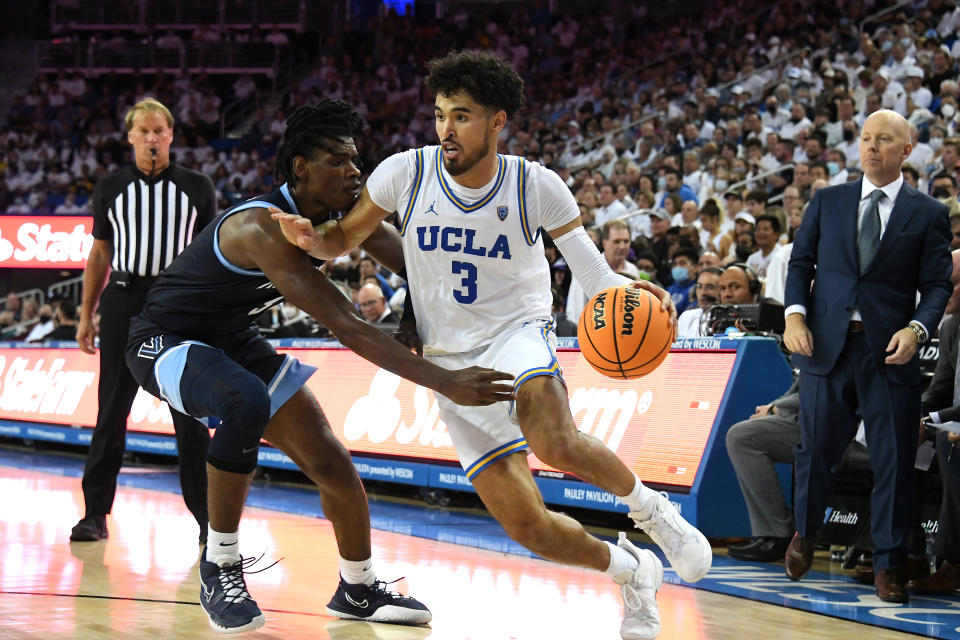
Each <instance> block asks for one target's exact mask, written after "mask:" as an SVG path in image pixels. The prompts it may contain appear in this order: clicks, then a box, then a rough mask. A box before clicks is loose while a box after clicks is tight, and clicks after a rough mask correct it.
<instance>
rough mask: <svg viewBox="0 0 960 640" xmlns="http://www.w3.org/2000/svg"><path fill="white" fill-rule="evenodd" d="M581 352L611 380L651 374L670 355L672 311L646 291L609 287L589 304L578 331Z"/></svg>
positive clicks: (581, 315)
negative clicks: (670, 312) (665, 308)
mask: <svg viewBox="0 0 960 640" xmlns="http://www.w3.org/2000/svg"><path fill="white" fill-rule="evenodd" d="M577 338H578V339H579V342H580V353H581V354H583V357H584V358H585V359H586V361H587V362H589V363H590V366H592V367H593V368H594V369H596V370H597V371H599V372H600V373H602V374H603V375H605V376H609V377H611V378H624V379H630V378H639V377H640V376H644V375H647V374H648V373H650V372H651V371H653V370H654V369H656V368H657V367H658V366H660V363H661V362H663V360H664V359H665V358H666V357H667V354H668V353H670V344H671V342H672V339H673V329H672V328H671V327H670V314H669V313H667V312H666V311H665V310H664V309H663V308H662V307H661V306H660V300H659V299H658V298H656V297H655V296H654V295H653V294H651V293H650V292H649V291H647V290H645V289H635V288H633V287H630V286H627V285H624V286H620V287H610V288H609V289H604V290H603V291H601V292H600V293H598V294H597V295H595V296H594V297H593V298H591V299H590V301H589V302H587V306H585V307H584V308H583V313H582V314H580V323H579V326H578V330H577Z"/></svg>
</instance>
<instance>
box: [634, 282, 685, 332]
mask: <svg viewBox="0 0 960 640" xmlns="http://www.w3.org/2000/svg"><path fill="white" fill-rule="evenodd" d="M630 286H631V287H633V288H634V289H644V290H645V291H649V292H650V293H652V294H653V295H655V296H656V297H657V298H659V299H660V306H661V307H662V308H663V310H664V311H666V312H667V313H669V314H670V328H671V329H672V330H673V337H672V339H671V340H670V344H673V343H674V342H676V341H677V306H676V305H675V304H673V298H672V297H671V296H670V292H669V291H667V290H666V289H664V288H663V287H659V286H657V285H655V284H653V283H652V282H650V281H649V280H634V281H633V283H632V284H631V285H630Z"/></svg>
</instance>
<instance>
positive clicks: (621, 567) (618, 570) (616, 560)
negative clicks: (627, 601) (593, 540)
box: [604, 541, 639, 584]
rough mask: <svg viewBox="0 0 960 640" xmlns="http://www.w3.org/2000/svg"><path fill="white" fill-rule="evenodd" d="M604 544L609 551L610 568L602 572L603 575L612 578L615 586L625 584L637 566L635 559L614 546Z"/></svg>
mask: <svg viewBox="0 0 960 640" xmlns="http://www.w3.org/2000/svg"><path fill="white" fill-rule="evenodd" d="M604 544H606V545H607V549H609V550H610V566H609V567H607V568H606V569H605V570H604V573H605V574H607V575H608V576H610V577H611V578H613V581H614V582H616V583H617V584H623V583H625V582H627V581H628V580H630V577H631V576H632V575H633V572H634V571H636V570H637V567H638V566H639V563H638V562H637V559H636V557H634V555H633V554H632V553H630V552H629V551H627V550H626V549H621V548H620V547H618V546H617V545H615V544H610V543H609V542H607V541H604Z"/></svg>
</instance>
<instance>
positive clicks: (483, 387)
mask: <svg viewBox="0 0 960 640" xmlns="http://www.w3.org/2000/svg"><path fill="white" fill-rule="evenodd" d="M497 380H513V376H512V375H510V374H509V373H503V372H501V371H494V370H493V369H486V368H484V367H470V368H469V369H457V370H455V371H451V372H450V376H449V378H448V379H447V380H446V382H444V384H443V386H442V387H441V388H439V389H438V390H437V391H438V392H439V393H442V394H443V395H445V396H446V397H448V398H450V400H452V401H453V402H455V403H457V404H462V405H467V406H480V407H482V406H486V405H488V404H493V403H494V402H501V401H504V400H506V401H510V400H513V399H515V396H514V393H513V385H512V384H503V383H498V382H497Z"/></svg>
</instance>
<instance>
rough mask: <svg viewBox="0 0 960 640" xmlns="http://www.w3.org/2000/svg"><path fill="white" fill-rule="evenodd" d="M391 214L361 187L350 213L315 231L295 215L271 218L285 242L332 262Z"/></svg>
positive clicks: (280, 215) (307, 221)
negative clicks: (358, 196)
mask: <svg viewBox="0 0 960 640" xmlns="http://www.w3.org/2000/svg"><path fill="white" fill-rule="evenodd" d="M390 213H391V212H390V211H384V210H383V209H381V208H380V207H378V206H377V205H375V204H374V203H373V200H371V199H370V194H369V193H368V192H367V188H366V187H364V189H363V193H361V194H360V198H359V199H358V200H357V202H356V203H355V204H354V205H353V207H352V208H351V209H350V212H349V213H347V215H346V216H344V217H343V218H341V219H340V220H331V221H329V222H325V223H323V224H321V225H318V226H316V227H314V226H313V223H311V222H310V220H308V219H307V218H304V217H302V216H298V215H297V214H295V213H284V212H271V216H272V217H273V219H274V220H276V221H277V222H279V223H280V229H281V231H282V232H283V237H284V238H285V239H286V240H287V242H290V243H291V244H293V245H296V246H297V247H300V248H301V249H303V250H304V251H306V252H307V253H309V254H310V255H312V256H313V257H315V258H319V259H321V260H332V259H334V258H337V257H339V256H342V255H343V254H345V253H346V252H348V251H350V250H351V249H353V248H354V247H356V246H357V245H359V244H360V243H361V242H363V241H364V240H366V239H367V236H369V235H370V234H371V233H373V232H374V231H376V230H377V228H378V227H379V225H380V223H381V222H382V221H383V220H384V219H385V218H386V217H387V216H389V215H390Z"/></svg>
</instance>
